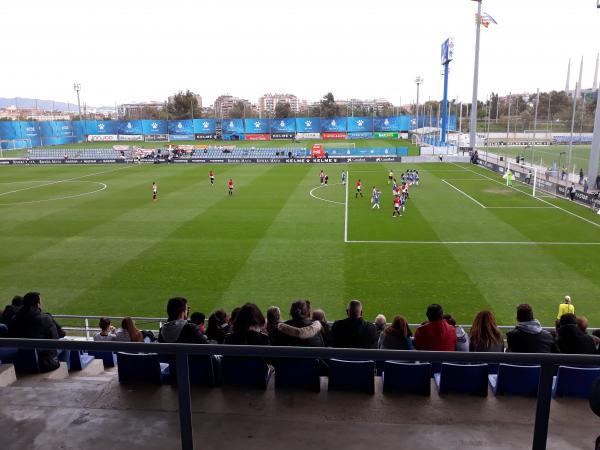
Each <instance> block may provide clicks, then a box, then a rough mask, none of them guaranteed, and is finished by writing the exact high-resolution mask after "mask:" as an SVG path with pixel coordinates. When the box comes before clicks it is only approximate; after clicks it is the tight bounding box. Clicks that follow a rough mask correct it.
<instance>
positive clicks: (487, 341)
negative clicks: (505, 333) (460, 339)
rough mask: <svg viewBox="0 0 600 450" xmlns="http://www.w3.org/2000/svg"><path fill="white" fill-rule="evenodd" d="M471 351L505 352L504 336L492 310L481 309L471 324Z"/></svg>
mask: <svg viewBox="0 0 600 450" xmlns="http://www.w3.org/2000/svg"><path fill="white" fill-rule="evenodd" d="M469 351H470V352H503V351H504V338H503V337H502V333H501V332H500V329H499V328H498V326H497V325H496V318H495V317H494V313H493V312H491V311H479V312H478V313H477V315H476V316H475V319H474V320H473V325H472V326H471V336H470V340H469Z"/></svg>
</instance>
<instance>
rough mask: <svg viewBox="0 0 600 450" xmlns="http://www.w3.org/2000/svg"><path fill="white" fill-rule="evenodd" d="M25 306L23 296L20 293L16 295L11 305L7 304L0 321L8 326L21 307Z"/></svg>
mask: <svg viewBox="0 0 600 450" xmlns="http://www.w3.org/2000/svg"><path fill="white" fill-rule="evenodd" d="M22 307H23V297H21V296H20V295H15V296H14V297H13V299H12V301H11V302H10V305H6V307H5V308H4V311H3V312H2V317H1V318H0V322H2V323H4V324H6V326H9V325H10V322H11V321H12V320H13V319H14V317H15V316H16V315H17V313H18V312H19V311H20V309H21V308H22Z"/></svg>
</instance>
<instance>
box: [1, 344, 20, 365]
mask: <svg viewBox="0 0 600 450" xmlns="http://www.w3.org/2000/svg"><path fill="white" fill-rule="evenodd" d="M17 353H18V350H17V349H16V348H7V347H2V348H0V361H2V362H3V363H4V364H9V363H14V361H15V359H17Z"/></svg>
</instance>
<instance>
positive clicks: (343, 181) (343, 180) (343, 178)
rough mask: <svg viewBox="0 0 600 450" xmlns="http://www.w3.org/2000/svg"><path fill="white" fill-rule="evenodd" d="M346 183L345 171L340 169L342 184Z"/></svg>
mask: <svg viewBox="0 0 600 450" xmlns="http://www.w3.org/2000/svg"><path fill="white" fill-rule="evenodd" d="M345 184H346V172H345V171H343V170H342V185H345Z"/></svg>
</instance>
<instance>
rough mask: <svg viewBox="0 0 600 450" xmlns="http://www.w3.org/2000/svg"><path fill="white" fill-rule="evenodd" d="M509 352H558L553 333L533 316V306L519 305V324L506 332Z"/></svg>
mask: <svg viewBox="0 0 600 450" xmlns="http://www.w3.org/2000/svg"><path fill="white" fill-rule="evenodd" d="M506 342H507V345H508V351H509V352H517V353H556V352H557V351H558V349H557V347H556V343H555V342H554V339H553V338H552V335H551V334H550V333H549V332H547V331H546V330H544V329H543V328H542V325H540V322H539V321H538V320H535V319H534V318H533V310H532V309H531V306H530V305H528V304H526V303H523V304H521V305H519V306H517V326H516V327H515V328H514V329H513V330H511V331H509V332H508V333H506Z"/></svg>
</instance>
